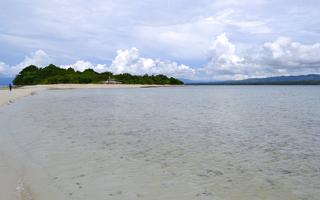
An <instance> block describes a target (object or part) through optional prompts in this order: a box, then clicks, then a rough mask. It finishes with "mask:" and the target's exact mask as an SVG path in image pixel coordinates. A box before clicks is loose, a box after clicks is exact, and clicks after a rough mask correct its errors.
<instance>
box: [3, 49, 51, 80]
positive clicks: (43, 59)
mask: <svg viewBox="0 0 320 200" xmlns="http://www.w3.org/2000/svg"><path fill="white" fill-rule="evenodd" d="M51 61H52V59H51V57H50V56H49V55H48V54H47V53H46V52H44V51H43V50H37V51H35V52H33V53H31V54H30V55H29V56H25V58H24V59H23V60H22V61H21V62H20V63H18V64H17V65H14V66H9V65H7V64H5V63H1V62H0V75H2V76H15V75H16V74H18V73H19V72H20V71H21V70H22V69H23V68H25V67H26V66H29V65H36V66H39V67H43V66H46V65H48V64H49V63H50V62H51Z"/></svg>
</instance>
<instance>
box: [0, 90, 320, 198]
mask: <svg viewBox="0 0 320 200" xmlns="http://www.w3.org/2000/svg"><path fill="white" fill-rule="evenodd" d="M0 111H1V116H0V118H1V122H0V125H1V127H3V126H5V127H6V130H8V132H9V133H10V134H12V135H13V137H14V139H15V141H16V143H17V144H18V145H19V146H20V147H21V150H22V152H23V153H24V154H25V156H26V157H28V159H30V160H31V161H32V162H34V163H36V164H38V165H40V166H41V167H42V168H43V169H44V170H45V171H46V172H47V174H48V177H49V178H50V181H51V182H53V183H54V184H55V185H56V187H58V188H60V190H61V191H62V192H64V193H65V194H68V195H69V196H72V198H74V199H184V200H185V199H187V200H188V199H223V200H224V199H228V200H241V199H243V200H248V199H275V200H276V199H279V200H280V199H281V200H283V199H290V200H291V199H314V200H315V199H318V198H319V196H320V112H319V111H320V88H319V87H317V86H199V87H182V88H181V87H179V88H148V89H107V90H101V89H96V90H94V89H90V90H53V91H46V92H42V93H39V94H38V95H35V96H31V97H28V98H25V99H24V100H22V101H18V102H16V103H15V104H14V105H12V106H7V107H4V108H2V110H0ZM2 113H6V115H2ZM9 120H10V121H9Z"/></svg>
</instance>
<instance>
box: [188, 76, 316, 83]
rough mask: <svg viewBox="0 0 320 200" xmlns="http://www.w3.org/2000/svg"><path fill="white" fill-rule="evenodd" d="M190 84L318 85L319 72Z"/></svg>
mask: <svg viewBox="0 0 320 200" xmlns="http://www.w3.org/2000/svg"><path fill="white" fill-rule="evenodd" d="M189 84H191V85H320V74H309V75H300V76H276V77H267V78H251V79H245V80H239V81H220V82H205V83H201V82H200V83H189Z"/></svg>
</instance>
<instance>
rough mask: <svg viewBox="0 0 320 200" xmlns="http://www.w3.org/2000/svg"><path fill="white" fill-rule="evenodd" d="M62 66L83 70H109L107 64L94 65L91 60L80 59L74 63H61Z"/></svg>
mask: <svg viewBox="0 0 320 200" xmlns="http://www.w3.org/2000/svg"><path fill="white" fill-rule="evenodd" d="M61 67H62V68H65V69H68V68H73V69H74V70H76V71H80V72H83V71H84V70H86V69H93V70H94V71H96V72H105V71H107V65H106V64H97V65H94V64H92V63H91V62H88V61H83V60H78V61H77V62H75V63H74V64H71V65H61Z"/></svg>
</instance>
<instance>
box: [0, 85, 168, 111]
mask: <svg viewBox="0 0 320 200" xmlns="http://www.w3.org/2000/svg"><path fill="white" fill-rule="evenodd" d="M150 87H174V86H173V85H139V84H52V85H35V86H23V87H18V88H14V89H13V90H12V91H11V92H10V91H9V90H8V89H7V88H0V106H2V105H5V104H8V103H12V102H14V101H15V100H17V99H19V98H21V97H25V96H29V95H32V94H34V93H37V92H40V91H43V90H50V89H112V88H114V89H116V88H150Z"/></svg>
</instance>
